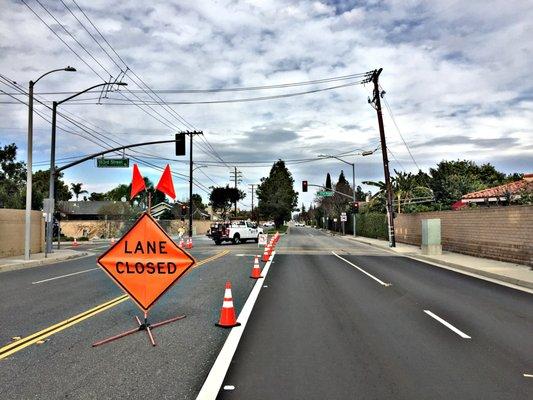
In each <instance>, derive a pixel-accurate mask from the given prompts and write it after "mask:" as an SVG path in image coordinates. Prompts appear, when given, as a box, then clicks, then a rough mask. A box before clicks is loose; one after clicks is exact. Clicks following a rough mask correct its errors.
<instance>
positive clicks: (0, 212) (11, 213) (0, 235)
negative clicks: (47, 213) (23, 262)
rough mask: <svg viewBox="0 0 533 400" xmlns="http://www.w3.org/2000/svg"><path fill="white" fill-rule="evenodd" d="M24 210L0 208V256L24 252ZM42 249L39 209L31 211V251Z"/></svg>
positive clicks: (40, 214) (42, 229)
mask: <svg viewBox="0 0 533 400" xmlns="http://www.w3.org/2000/svg"><path fill="white" fill-rule="evenodd" d="M25 221H26V220H25V211H24V210H12V209H9V208H2V209H0V257H10V256H18V255H21V254H24V225H25ZM42 251H44V219H43V213H42V212H41V211H32V212H31V252H32V253H40V252H42Z"/></svg>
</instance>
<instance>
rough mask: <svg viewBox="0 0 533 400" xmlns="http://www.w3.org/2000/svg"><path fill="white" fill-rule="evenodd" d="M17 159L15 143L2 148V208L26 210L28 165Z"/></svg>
mask: <svg viewBox="0 0 533 400" xmlns="http://www.w3.org/2000/svg"><path fill="white" fill-rule="evenodd" d="M16 159H17V145H16V144H15V143H12V144H9V145H5V146H4V147H3V148H0V207H4V208H19V209H21V208H24V204H25V186H26V170H25V168H26V164H25V163H23V162H20V161H16Z"/></svg>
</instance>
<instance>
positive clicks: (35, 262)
mask: <svg viewBox="0 0 533 400" xmlns="http://www.w3.org/2000/svg"><path fill="white" fill-rule="evenodd" d="M88 254H91V253H90V252H88V251H76V250H69V249H65V250H54V252H53V253H52V254H48V257H46V258H45V257H44V253H36V254H32V255H31V257H30V260H24V256H23V255H20V256H13V257H4V258H0V272H5V271H13V270H15V269H21V268H30V267H36V266H39V265H46V264H53V263H56V262H60V261H66V260H71V259H74V258H80V257H84V256H86V255H88Z"/></svg>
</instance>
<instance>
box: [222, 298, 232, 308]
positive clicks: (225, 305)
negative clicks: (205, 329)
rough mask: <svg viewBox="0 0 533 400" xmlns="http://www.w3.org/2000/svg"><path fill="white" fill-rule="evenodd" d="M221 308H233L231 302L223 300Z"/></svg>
mask: <svg viewBox="0 0 533 400" xmlns="http://www.w3.org/2000/svg"><path fill="white" fill-rule="evenodd" d="M222 308H233V301H232V300H230V301H226V300H224V302H223V303H222Z"/></svg>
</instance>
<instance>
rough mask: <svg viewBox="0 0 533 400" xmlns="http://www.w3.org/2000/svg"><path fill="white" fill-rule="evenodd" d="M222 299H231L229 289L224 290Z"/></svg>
mask: <svg viewBox="0 0 533 400" xmlns="http://www.w3.org/2000/svg"><path fill="white" fill-rule="evenodd" d="M224 297H225V298H226V299H231V289H226V290H225V291H224Z"/></svg>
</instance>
